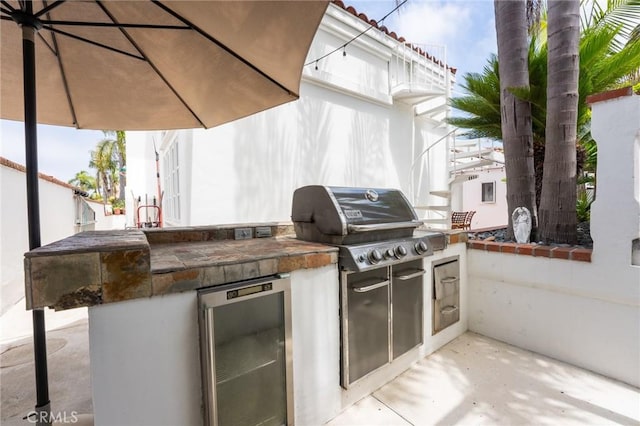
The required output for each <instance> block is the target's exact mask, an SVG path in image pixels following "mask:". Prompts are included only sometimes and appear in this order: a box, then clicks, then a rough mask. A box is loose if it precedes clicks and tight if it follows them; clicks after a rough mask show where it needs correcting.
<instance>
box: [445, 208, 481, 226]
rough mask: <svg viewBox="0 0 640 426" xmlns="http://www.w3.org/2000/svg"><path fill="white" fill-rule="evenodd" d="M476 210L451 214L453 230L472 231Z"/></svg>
mask: <svg viewBox="0 0 640 426" xmlns="http://www.w3.org/2000/svg"><path fill="white" fill-rule="evenodd" d="M474 214H476V212H475V210H472V211H469V212H451V229H470V228H471V219H472V218H473V215H474Z"/></svg>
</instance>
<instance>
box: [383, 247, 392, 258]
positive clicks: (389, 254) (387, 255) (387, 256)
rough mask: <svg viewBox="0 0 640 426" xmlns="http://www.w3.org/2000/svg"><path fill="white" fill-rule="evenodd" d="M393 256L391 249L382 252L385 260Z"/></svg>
mask: <svg viewBox="0 0 640 426" xmlns="http://www.w3.org/2000/svg"><path fill="white" fill-rule="evenodd" d="M393 256H394V253H393V249H388V250H387V251H385V252H384V257H386V258H387V259H391V258H392V257H393Z"/></svg>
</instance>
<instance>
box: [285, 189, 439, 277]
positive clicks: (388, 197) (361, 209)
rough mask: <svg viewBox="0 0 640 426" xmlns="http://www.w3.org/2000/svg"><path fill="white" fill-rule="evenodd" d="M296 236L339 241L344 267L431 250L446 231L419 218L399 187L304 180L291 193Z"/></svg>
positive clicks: (412, 256) (363, 266) (397, 260)
mask: <svg viewBox="0 0 640 426" xmlns="http://www.w3.org/2000/svg"><path fill="white" fill-rule="evenodd" d="M291 219H292V221H293V225H294V229H295V231H296V236H297V238H299V239H301V240H306V241H314V242H322V243H327V244H333V245H337V246H339V248H340V255H339V256H340V261H339V266H340V268H341V269H342V270H348V271H364V270H368V269H372V268H377V267H381V266H386V265H393V264H397V263H401V262H406V261H410V260H413V259H417V258H421V257H425V256H429V255H431V254H433V250H442V249H444V247H445V237H444V234H442V233H440V232H429V231H421V230H416V228H418V227H419V226H420V225H421V224H422V222H420V221H419V220H418V217H417V216H416V213H415V211H414V210H413V208H412V207H411V205H410V204H409V202H408V200H407V199H406V197H405V196H404V195H403V194H402V192H401V191H399V190H397V189H379V188H375V189H374V188H349V187H328V186H305V187H302V188H299V189H297V190H296V191H295V192H294V194H293V208H292V213H291Z"/></svg>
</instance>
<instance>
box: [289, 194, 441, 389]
mask: <svg viewBox="0 0 640 426" xmlns="http://www.w3.org/2000/svg"><path fill="white" fill-rule="evenodd" d="M291 218H292V220H293V223H294V228H295V231H296V235H297V237H298V238H299V239H303V240H307V241H315V242H323V243H328V244H333V245H337V246H338V247H339V260H338V265H339V268H340V323H341V338H342V344H341V347H342V353H341V383H342V386H343V387H345V388H349V387H350V386H352V385H353V383H355V382H357V381H358V380H361V379H363V378H364V377H365V376H367V375H369V374H373V373H374V372H375V371H377V370H378V369H380V368H382V367H384V366H385V365H386V364H389V363H392V362H393V361H394V360H395V359H397V358H398V357H399V356H400V355H402V354H404V353H407V352H408V351H410V350H412V349H413V348H415V347H417V346H419V345H420V344H421V343H422V342H423V341H424V327H423V315H424V305H423V294H424V293H423V291H424V275H425V273H426V270H425V267H424V260H423V258H424V257H425V256H429V255H432V254H433V251H434V250H441V249H444V248H445V237H444V234H442V233H439V232H427V231H420V230H418V229H416V228H418V227H419V226H420V225H421V222H420V221H419V220H418V217H417V216H416V214H415V211H414V210H413V208H412V207H411V205H410V204H409V202H408V201H407V199H406V198H405V196H404V195H403V194H402V192H400V191H398V190H395V189H377V188H376V189H372V188H344V187H326V186H305V187H303V188H299V189H297V190H296V191H295V193H294V195H293V208H292V214H291Z"/></svg>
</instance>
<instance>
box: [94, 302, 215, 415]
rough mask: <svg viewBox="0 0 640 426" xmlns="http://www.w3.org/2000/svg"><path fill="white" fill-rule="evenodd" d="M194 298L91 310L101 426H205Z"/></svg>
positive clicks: (96, 411) (96, 405) (96, 408)
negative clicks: (203, 423) (203, 425)
mask: <svg viewBox="0 0 640 426" xmlns="http://www.w3.org/2000/svg"><path fill="white" fill-rule="evenodd" d="M197 315H198V310H197V293H196V292H188V293H180V294H171V295H167V296H162V297H154V298H153V299H136V300H132V301H126V302H121V303H112V304H107V305H99V306H95V307H91V308H89V351H90V357H91V384H92V390H93V392H92V393H93V411H94V421H95V425H96V426H100V425H121V426H125V425H200V424H202V421H203V420H202V419H203V417H202V410H201V379H200V353H199V351H200V347H199V343H198V342H199V338H198V333H199V331H198V316H197Z"/></svg>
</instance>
